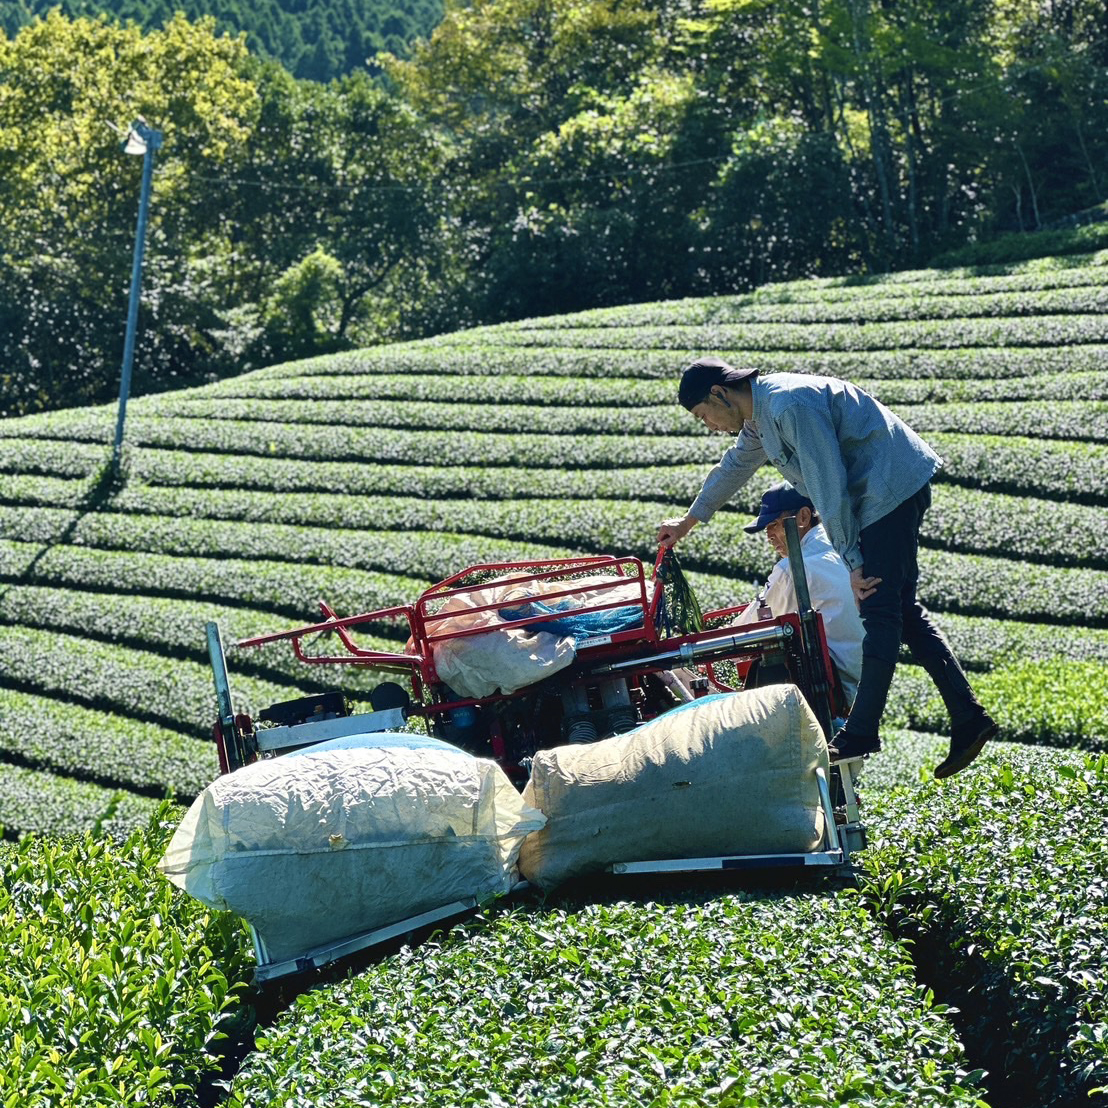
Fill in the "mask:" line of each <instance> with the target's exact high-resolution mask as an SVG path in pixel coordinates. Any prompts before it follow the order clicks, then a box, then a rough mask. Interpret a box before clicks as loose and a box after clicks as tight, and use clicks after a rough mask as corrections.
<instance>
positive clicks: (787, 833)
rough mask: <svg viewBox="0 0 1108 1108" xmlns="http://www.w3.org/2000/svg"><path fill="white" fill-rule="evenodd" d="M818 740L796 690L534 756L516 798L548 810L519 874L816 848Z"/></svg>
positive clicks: (555, 875) (746, 696) (560, 875)
mask: <svg viewBox="0 0 1108 1108" xmlns="http://www.w3.org/2000/svg"><path fill="white" fill-rule="evenodd" d="M817 766H822V767H823V769H824V771H825V772H826V771H827V768H828V759H827V744H826V741H825V739H824V736H823V732H822V730H821V729H820V726H819V723H818V722H817V720H816V717H815V715H814V714H813V712H812V710H811V708H810V707H809V706H808V703H807V701H806V700H805V699H804V696H803V694H802V693H801V692H800V690H799V689H798V688H797V687H796V686H795V685H772V686H767V687H765V688H762V689H752V690H750V691H744V692H737V693H728V694H724V695H719V696H711V697H705V698H703V699H701V700H696V701H693V702H692V703H689V704H686V705H683V706H682V707H679V708H675V709H673V710H672V711H669V712H666V713H665V714H663V715H661V716H659V717H658V718H657V719H654V720H651V721H650V722H649V723H644V724H642V725H641V726H640V727H638V728H636V729H635V730H634V731H629V732H627V733H626V734H623V735H616V736H614V737H613V738H610V739H605V740H603V741H601V742H598V743H592V744H589V745H581V746H560V747H555V748H554V749H552V750H544V751H540V752H539V753H538V754H537V755H536V756H535V761H534V764H533V766H532V768H531V779H530V780H529V781H528V783H527V786H526V788H525V789H524V792H523V798H524V800H525V801H526V802H527V803H528V804H530V805H533V806H534V807H536V808H539V809H540V810H541V811H542V812H543V813H544V814H545V815H546V817H547V822H546V826H545V827H544V828H542V829H541V830H539V831H535V832H533V833H532V834H530V835H528V837H527V839H526V840H525V842H524V844H523V849H522V851H521V853H520V858H519V868H520V872H521V873H522V875H523V876H524V877H526V878H527V879H528V880H529V881H531V882H533V883H534V884H536V885H540V886H543V887H551V886H553V885H557V884H559V883H560V882H562V881H565V880H568V879H569V878H571V877H575V876H578V875H581V874H586V873H590V872H595V871H598V870H602V869H604V868H606V867H607V866H610V865H612V864H613V863H616V862H633V861H656V860H658V859H663V858H697V857H711V856H718V855H727V854H785V853H799V852H808V851H812V850H815V849H817V848H818V847H819V844H820V843H821V842H822V840H823V835H824V822H825V820H824V813H823V808H822V805H821V803H820V796H819V786H818V784H817V781H816V775H815V770H816V767H817Z"/></svg>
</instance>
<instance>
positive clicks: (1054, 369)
mask: <svg viewBox="0 0 1108 1108" xmlns="http://www.w3.org/2000/svg"><path fill="white" fill-rule="evenodd" d="M483 334H484V331H483V330H477V331H466V332H463V333H462V334H457V335H448V336H443V337H441V338H438V339H430V340H426V341H424V342H422V343H419V344H406V345H401V346H388V347H370V348H369V349H366V350H355V351H350V352H349V353H346V354H336V355H333V356H330V357H327V358H314V359H309V360H307V361H301V362H287V363H283V364H280V365H275V366H270V367H268V368H267V369H261V370H257V371H255V372H254V373H251V374H250V375H249V377H248V378H237V379H236V380H238V381H239V382H240V384H239V385H238V388H239V389H240V390H241V389H244V388H245V389H249V388H253V387H254V386H258V387H264V386H265V385H266V384H267V383H271V382H273V383H275V382H278V381H281V380H284V379H286V378H296V379H304V378H308V377H313V376H320V377H322V378H330V377H333V376H336V375H349V376H361V375H374V376H375V375H377V374H381V373H386V374H405V375H408V376H410V377H415V376H419V375H433V378H434V379H435V380H437V381H439V382H440V388H442V389H446V388H447V387H448V382H449V380H450V379H451V378H452V377H473V376H485V375H507V376H517V375H521V374H526V375H528V376H535V375H538V376H542V377H555V378H567V377H576V378H587V379H590V380H594V381H602V380H607V379H609V378H613V377H616V378H627V377H634V378H636V379H638V380H640V381H649V380H661V381H664V382H666V383H668V385H669V387H670V388H671V389H674V388H676V383H677V380H678V377H679V375H680V372H681V367H682V366H683V365H685V364H686V363H688V362H690V361H692V360H693V359H694V358H696V357H698V356H699V355H701V354H703V353H705V352H706V350H710V351H711V352H712V353H715V354H717V355H718V356H720V357H722V358H725V359H726V360H727V361H730V362H734V363H735V364H738V365H752V366H756V367H757V368H758V369H760V370H761V371H762V372H763V373H774V372H777V371H780V370H788V371H790V372H794V373H825V374H830V375H831V376H832V377H843V378H845V379H846V380H851V381H854V380H862V379H867V380H869V379H872V380H896V381H900V380H904V381H911V380H919V381H928V380H932V379H934V378H944V379H957V380H965V381H970V380H975V379H997V380H1004V379H1007V378H1012V377H1027V376H1032V377H1043V376H1047V375H1050V374H1059V375H1065V374H1068V373H1080V372H1089V373H1091V372H1095V371H1096V370H1098V369H1103V368H1104V367H1105V365H1106V364H1108V348H1106V347H1105V346H1104V345H1103V344H1097V343H1087V344H1084V345H1082V346H1077V347H1073V346H1069V347H1057V348H1052V347H1049V346H1045V347H1042V346H1040V347H1029V346H1014V347H1005V346H999V347H974V348H970V347H952V348H949V349H916V348H913V347H903V348H892V349H879V350H865V351H861V352H857V351H851V350H819V349H812V348H809V349H805V350H788V351H774V350H751V349H749V348H743V347H730V346H726V345H719V344H717V343H713V344H711V345H710V346H709V347H703V346H700V345H697V346H686V345H679V344H674V343H662V345H661V346H659V347H656V348H652V349H644V350H635V351H634V353H633V354H629V353H628V352H627V351H626V350H623V349H620V348H619V347H612V348H603V347H595V346H594V347H589V348H579V347H575V346H572V345H570V344H569V340H570V339H571V338H572V335H571V334H570V333H568V331H567V332H566V333H564V334H563V340H564V341H563V342H561V343H559V344H555V345H548V346H544V347H542V348H541V349H536V348H533V347H511V346H500V347H499V348H498V349H497V351H496V357H495V358H490V357H489V351H488V349H487V347H486V345H485V344H484V342H483V340H482V336H483ZM246 381H248V382H249V384H246V383H244V382H246ZM226 384H227V386H228V387H230V386H231V382H227V383H226ZM222 387H223V385H209V386H205V387H204V389H203V390H197V391H196V392H191V391H190V393H189V395H213V393H214V390H216V389H219V388H222ZM214 394H215V395H220V394H219V393H214ZM170 395H173V394H170ZM230 395H235V396H237V395H241V393H240V392H237V391H236V392H232V393H231V394H230ZM248 395H254V393H249V394H248ZM36 426H38V424H36Z"/></svg>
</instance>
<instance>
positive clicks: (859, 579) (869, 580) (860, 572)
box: [850, 566, 881, 604]
mask: <svg viewBox="0 0 1108 1108" xmlns="http://www.w3.org/2000/svg"><path fill="white" fill-rule="evenodd" d="M880 584H881V578H880V577H867V576H866V571H865V569H864V568H863V567H862V566H858V568H857V569H852V570H851V571H850V587H851V588H852V589H853V590H854V600H855V602H856V603H858V604H861V603H862V601H863V600H865V599H866V597H868V596H873V594H874V593H875V592H877V586H878V585H880Z"/></svg>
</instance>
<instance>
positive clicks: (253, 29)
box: [0, 0, 442, 81]
mask: <svg viewBox="0 0 1108 1108" xmlns="http://www.w3.org/2000/svg"><path fill="white" fill-rule="evenodd" d="M56 7H57V8H60V9H61V10H62V11H63V12H64V13H65V14H66V15H67V16H69V17H70V18H73V17H75V16H96V15H100V14H105V15H109V16H115V17H116V18H118V19H120V20H121V21H127V22H134V23H137V24H138V25H140V26H141V27H142V28H143V29H145V30H147V31H150V30H155V29H157V28H159V27H161V26H164V24H165V23H167V22H168V21H169V20H170V19H172V18H173V16H174V15H175V14H176V13H177V12H183V13H184V14H185V16H186V17H187V18H188V19H190V20H193V21H196V20H199V19H201V18H202V17H205V16H210V17H212V18H214V19H215V21H216V22H215V26H216V28H217V29H218V31H219V32H220V33H221V34H238V33H240V32H241V33H242V34H244V35H245V39H246V44H247V46H248V47H249V48H250V51H251V53H253V54H257V55H259V56H261V57H264V58H269V59H272V60H274V61H278V62H280V63H281V64H282V65H283V66H284V68H285V69H287V70H288V71H289V72H290V73H293V74H294V75H295V76H297V77H302V78H304V79H307V80H313V81H330V80H332V79H334V78H336V77H340V76H342V75H343V74H346V73H349V72H351V71H352V70H355V69H362V68H364V67H366V66H367V65H370V64H371V63H372V60H373V55H374V54H376V53H377V52H378V51H380V50H389V51H391V52H392V53H394V54H399V55H401V56H403V55H405V54H406V53H407V51H408V45H409V43H410V42H411V41H412V40H413V39H414V38H417V37H419V38H425V37H426V36H427V35H429V34H430V33H431V30H432V29H433V28H434V26H435V24H436V23H437V22H438V21H439V19H440V18H441V17H442V5H441V3H440V0H400V2H399V3H379V2H375V0H361V2H359V3H336V2H335V0H254V2H252V3H239V2H235V0H223V2H219V0H172V2H170V0H62V2H61V3H60V4H59V3H58V0H19V2H18V3H15V4H10V5H6V6H5V9H4V12H3V13H2V14H0V28H2V29H3V30H5V31H7V33H8V34H9V35H15V34H16V32H17V31H19V30H20V28H22V27H24V26H25V25H26V24H27V23H29V22H31V20H32V19H34V18H35V17H41V16H44V15H45V14H46V13H47V12H48V11H50V10H51V9H53V8H56Z"/></svg>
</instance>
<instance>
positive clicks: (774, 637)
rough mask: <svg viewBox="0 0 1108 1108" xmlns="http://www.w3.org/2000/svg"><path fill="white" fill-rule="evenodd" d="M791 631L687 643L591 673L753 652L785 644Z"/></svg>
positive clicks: (782, 629) (785, 628)
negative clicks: (747, 651)
mask: <svg viewBox="0 0 1108 1108" xmlns="http://www.w3.org/2000/svg"><path fill="white" fill-rule="evenodd" d="M792 633H793V629H792V628H791V627H790V626H789V625H788V624H785V625H784V626H782V627H771V628H769V629H767V630H758V631H740V632H739V633H738V634H735V633H734V632H731V633H729V634H728V633H724V634H721V635H719V636H715V637H713V638H711V639H701V640H700V641H698V642H695V643H692V642H686V643H682V644H681V645H680V646H678V647H675V648H674V649H673V650H666V651H663V652H662V653H660V654H652V655H650V656H649V657H647V658H634V659H632V660H631V661H627V662H612V663H610V664H608V665H603V666H596V667H595V668H594V669H593V670H592V671H591V672H593V673H617V672H619V671H620V670H624V669H639V668H641V667H642V666H647V665H654V664H656V663H661V662H675V663H676V664H678V665H681V666H689V665H692V664H694V663H695V662H696V660H697V659H698V658H705V657H707V656H708V655H710V654H715V653H718V652H719V651H721V650H742V649H752V648H754V647H757V646H764V645H767V644H774V643H780V642H784V641H785V639H787V638H788V637H789V636H790V635H791V634H792Z"/></svg>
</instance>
